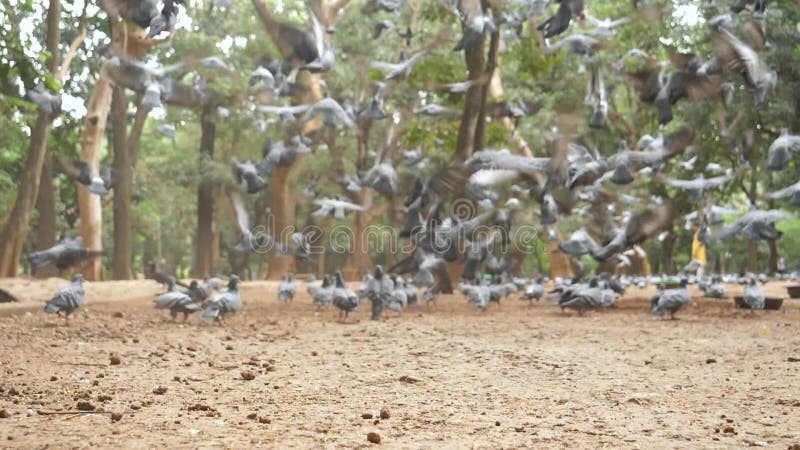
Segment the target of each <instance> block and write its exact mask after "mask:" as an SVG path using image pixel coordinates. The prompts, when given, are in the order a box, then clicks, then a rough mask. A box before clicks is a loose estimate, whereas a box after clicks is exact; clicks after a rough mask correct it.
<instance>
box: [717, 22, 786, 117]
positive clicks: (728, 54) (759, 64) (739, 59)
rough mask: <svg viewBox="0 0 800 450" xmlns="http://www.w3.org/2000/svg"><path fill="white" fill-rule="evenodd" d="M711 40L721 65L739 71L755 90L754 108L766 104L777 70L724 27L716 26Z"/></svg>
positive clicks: (775, 83) (775, 82)
mask: <svg viewBox="0 0 800 450" xmlns="http://www.w3.org/2000/svg"><path fill="white" fill-rule="evenodd" d="M711 42H712V44H714V48H715V49H716V51H717V54H718V55H719V57H720V59H721V60H722V63H723V67H725V68H727V69H728V70H731V71H734V72H740V73H741V74H742V76H743V78H744V80H745V82H746V83H747V84H748V85H749V86H750V87H751V88H753V89H754V90H755V109H756V110H758V109H761V108H762V107H763V106H764V105H765V104H766V101H767V95H774V94H775V89H776V87H777V84H778V72H777V71H776V70H775V69H773V68H771V67H770V66H768V65H767V63H766V62H764V60H763V59H761V57H760V56H759V55H758V53H756V51H755V50H753V49H752V48H751V47H749V46H748V45H747V44H745V43H744V42H742V41H741V40H739V38H737V37H736V36H734V35H733V34H731V32H730V31H728V30H726V29H725V28H720V27H716V28H715V29H714V30H713V32H712V34H711Z"/></svg>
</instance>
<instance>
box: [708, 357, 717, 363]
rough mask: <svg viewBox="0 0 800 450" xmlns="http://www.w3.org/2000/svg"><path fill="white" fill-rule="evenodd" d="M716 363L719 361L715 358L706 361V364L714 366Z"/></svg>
mask: <svg viewBox="0 0 800 450" xmlns="http://www.w3.org/2000/svg"><path fill="white" fill-rule="evenodd" d="M715 362H717V360H716V359H714V358H708V359H707V360H706V364H714V363H715Z"/></svg>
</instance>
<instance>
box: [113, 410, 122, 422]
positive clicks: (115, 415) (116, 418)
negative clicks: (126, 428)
mask: <svg viewBox="0 0 800 450" xmlns="http://www.w3.org/2000/svg"><path fill="white" fill-rule="evenodd" d="M120 420H122V413H118V412H115V413H111V421H112V422H119V421H120Z"/></svg>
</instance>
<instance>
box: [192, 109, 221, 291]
mask: <svg viewBox="0 0 800 450" xmlns="http://www.w3.org/2000/svg"><path fill="white" fill-rule="evenodd" d="M214 110H215V106H214V105H213V104H212V103H206V104H205V105H203V112H202V114H201V117H200V123H201V132H200V133H201V134H200V153H201V154H202V155H203V156H205V157H206V158H208V159H209V160H211V159H213V158H214V138H215V137H216V133H217V125H216V123H215V122H214ZM213 226H214V185H213V184H211V183H210V182H207V181H203V182H201V183H200V186H198V188H197V233H196V234H195V252H194V267H193V268H192V276H194V277H197V278H202V277H206V276H210V274H211V270H212V267H211V264H212V259H213V258H212V256H213V250H212V248H211V246H212V245H213V242H214V230H213Z"/></svg>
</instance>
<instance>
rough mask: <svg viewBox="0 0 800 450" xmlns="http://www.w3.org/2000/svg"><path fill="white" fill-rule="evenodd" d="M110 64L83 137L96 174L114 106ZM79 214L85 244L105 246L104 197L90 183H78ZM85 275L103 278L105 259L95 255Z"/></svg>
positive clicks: (87, 158)
mask: <svg viewBox="0 0 800 450" xmlns="http://www.w3.org/2000/svg"><path fill="white" fill-rule="evenodd" d="M106 64H108V63H104V64H103V67H102V68H101V69H100V75H99V76H98V78H97V82H96V83H95V85H94V88H93V89H92V96H91V98H90V99H89V105H88V108H87V109H88V112H87V114H86V119H85V120H84V122H83V133H82V138H81V159H82V160H83V161H86V162H87V163H89V165H91V167H92V171H93V172H95V173H96V172H97V171H98V169H99V166H100V150H101V147H102V141H103V134H104V133H105V130H106V119H107V116H108V110H109V108H110V107H111V81H110V79H109V76H108V68H107V66H106ZM78 214H79V217H80V225H79V229H80V233H81V236H83V245H84V246H86V247H88V248H92V249H96V250H99V249H102V248H103V212H102V209H101V204H100V197H99V196H97V195H94V194H92V193H90V192H89V190H88V189H87V188H86V186H84V185H81V184H79V185H78ZM83 275H84V277H85V278H86V279H87V280H90V281H97V280H100V279H101V278H102V260H101V259H100V258H95V259H94V260H93V261H92V262H91V263H89V264H87V266H86V267H85V268H84V270H83Z"/></svg>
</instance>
